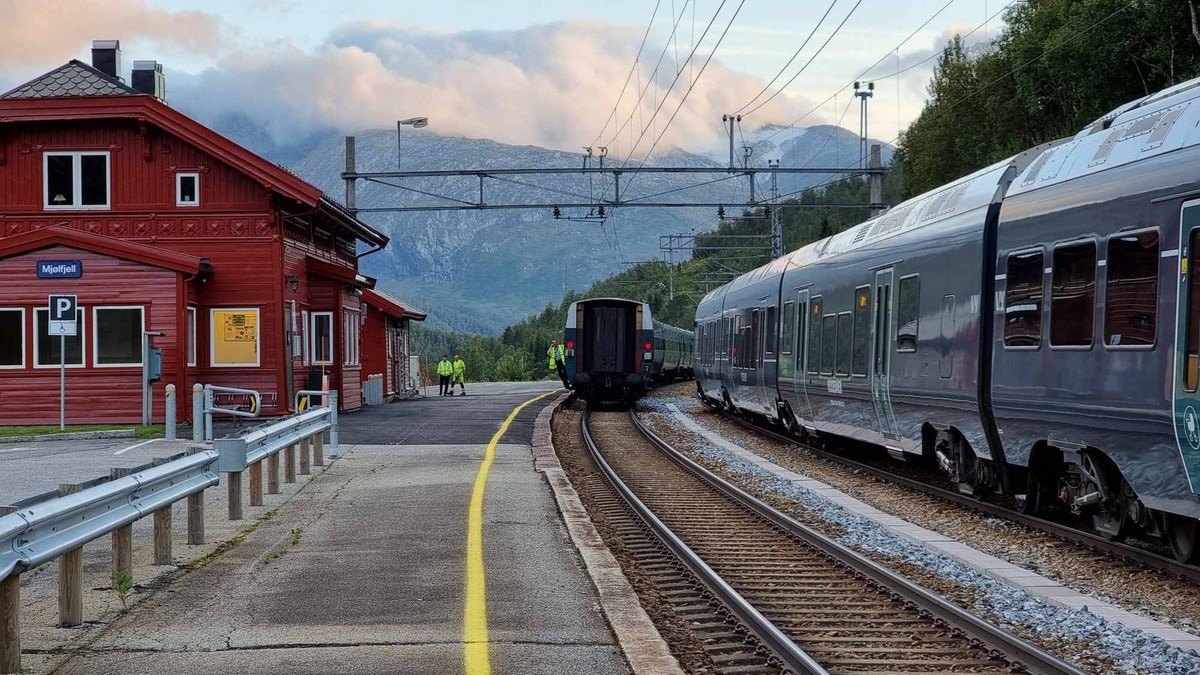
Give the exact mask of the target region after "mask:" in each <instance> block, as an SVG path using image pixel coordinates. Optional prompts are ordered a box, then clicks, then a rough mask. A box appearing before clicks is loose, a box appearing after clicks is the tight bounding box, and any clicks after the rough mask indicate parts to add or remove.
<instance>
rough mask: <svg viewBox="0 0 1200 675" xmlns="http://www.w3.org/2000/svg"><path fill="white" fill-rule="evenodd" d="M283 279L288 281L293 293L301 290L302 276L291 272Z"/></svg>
mask: <svg viewBox="0 0 1200 675" xmlns="http://www.w3.org/2000/svg"><path fill="white" fill-rule="evenodd" d="M283 280H284V281H286V282H287V285H288V288H290V289H292V292H293V293H295V292H296V291H298V290H300V277H298V276H296V275H295V274H289V275H287V276H285V277H284V278H283Z"/></svg>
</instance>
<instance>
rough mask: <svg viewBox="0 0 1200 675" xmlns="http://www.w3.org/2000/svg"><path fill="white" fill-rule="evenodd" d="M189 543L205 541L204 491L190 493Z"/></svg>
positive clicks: (193, 544) (194, 543)
mask: <svg viewBox="0 0 1200 675" xmlns="http://www.w3.org/2000/svg"><path fill="white" fill-rule="evenodd" d="M187 509H188V544H190V545H192V546H196V545H198V544H203V543H204V492H203V491H201V492H197V493H196V494H193V495H188V506H187Z"/></svg>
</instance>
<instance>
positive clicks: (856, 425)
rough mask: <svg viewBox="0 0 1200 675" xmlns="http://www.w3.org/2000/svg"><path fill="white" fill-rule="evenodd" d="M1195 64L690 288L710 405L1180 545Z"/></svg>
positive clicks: (1198, 223) (1199, 534)
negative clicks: (949, 177) (942, 180)
mask: <svg viewBox="0 0 1200 675" xmlns="http://www.w3.org/2000/svg"><path fill="white" fill-rule="evenodd" d="M1197 166H1200V79H1198V80H1192V81H1190V82H1186V83H1183V84H1181V85H1178V86H1175V87H1172V88H1171V89H1167V90H1165V91H1162V92H1159V93H1156V94H1153V95H1150V96H1147V97H1145V98H1143V99H1140V100H1137V101H1133V102H1130V103H1128V104H1126V105H1123V106H1121V107H1119V108H1117V109H1116V110H1114V111H1112V112H1111V113H1109V114H1108V115H1105V116H1104V117H1102V118H1100V119H1098V120H1096V121H1095V122H1094V123H1092V124H1090V125H1088V126H1087V127H1086V128H1084V129H1082V130H1081V131H1080V132H1079V133H1078V134H1076V135H1075V136H1074V137H1072V138H1068V139H1064V140H1061V141H1058V142H1055V143H1049V144H1047V145H1044V146H1040V147H1037V148H1034V149H1032V150H1029V151H1027V152H1024V153H1021V154H1019V155H1016V156H1014V157H1012V158H1010V159H1007V160H1005V161H1002V162H999V163H997V164H995V165H993V166H990V167H987V168H985V169H983V170H981V171H978V172H976V173H974V174H972V175H970V176H967V177H965V178H962V179H960V180H958V181H955V182H953V183H951V184H949V185H946V186H943V187H941V188H938V189H936V190H933V191H931V192H928V193H926V194H923V195H921V196H919V197H916V198H914V199H911V200H909V201H907V202H904V203H902V204H899V205H897V206H895V207H894V208H892V209H890V210H889V211H887V212H886V213H883V214H881V215H879V216H877V217H875V218H872V219H870V220H868V221H866V222H864V223H862V224H860V225H857V226H855V227H851V228H850V229H848V230H846V231H845V232H842V233H840V234H836V235H834V236H832V237H829V238H826V239H824V240H821V241H818V242H816V243H814V244H811V245H809V246H806V247H804V248H802V249H800V250H798V251H795V252H794V253H792V254H790V255H788V256H785V257H783V258H780V259H778V260H776V261H774V262H772V263H770V264H769V265H766V266H764V267H761V268H759V269H757V270H754V271H752V272H749V273H747V274H744V275H742V276H741V277H739V278H737V279H735V280H734V281H731V282H730V283H728V284H726V285H725V286H722V287H721V288H718V289H716V290H714V291H712V292H711V293H709V294H708V295H707V296H706V297H705V298H704V299H703V301H702V302H701V303H700V305H699V307H698V309H697V312H696V325H697V333H698V340H697V342H698V359H697V360H698V365H697V373H698V388H699V393H700V396H701V397H702V398H703V399H704V400H705V401H706V402H708V403H709V404H711V405H714V406H725V407H727V408H730V409H734V410H738V411H742V412H747V413H754V414H757V415H761V416H763V417H766V418H768V419H770V420H774V421H777V422H779V423H781V424H782V425H783V426H786V427H788V428H789V429H792V430H795V431H798V432H800V433H803V434H808V435H810V436H820V437H843V438H852V439H858V440H861V441H865V442H868V443H872V444H875V445H877V446H881V447H883V448H886V449H887V450H888V451H889V452H890V453H891V454H892V455H893V456H896V457H903V458H909V459H922V460H924V461H927V462H929V463H930V464H931V465H934V466H937V467H939V468H940V469H941V470H942V471H944V472H945V473H946V474H947V475H949V476H950V477H952V478H953V480H955V481H957V482H958V483H959V486H960V489H961V490H962V491H964V492H971V493H975V494H980V495H983V494H988V493H1007V494H1009V495H1012V496H1013V497H1015V499H1016V501H1017V503H1018V504H1019V505H1020V506H1021V507H1022V508H1023V509H1024V510H1025V511H1027V512H1030V513H1037V512H1045V511H1049V510H1061V511H1069V512H1071V513H1074V514H1076V515H1077V516H1079V517H1081V518H1085V519H1088V520H1090V522H1091V526H1092V528H1093V529H1094V530H1095V531H1096V532H1098V533H1101V534H1103V535H1105V536H1108V537H1111V538H1114V539H1119V538H1122V537H1125V536H1127V535H1131V534H1137V535H1138V536H1141V537H1147V538H1153V539H1159V540H1162V541H1164V542H1166V543H1168V544H1169V545H1170V547H1171V549H1172V550H1173V552H1174V554H1175V556H1176V557H1177V558H1178V559H1180V560H1183V561H1189V562H1195V561H1197V560H1198V559H1200V521H1198V520H1197V518H1200V496H1198V495H1200V419H1198V417H1200V415H1198V413H1197V411H1198V410H1200V391H1198V389H1200V268H1198V265H1200V171H1197V169H1196V167H1197Z"/></svg>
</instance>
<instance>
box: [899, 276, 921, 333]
mask: <svg viewBox="0 0 1200 675" xmlns="http://www.w3.org/2000/svg"><path fill="white" fill-rule="evenodd" d="M899 295H900V297H899V298H897V308H896V351H898V352H915V351H917V322H918V320H919V319H920V318H921V278H920V277H919V276H918V275H916V274H914V275H912V276H908V277H901V279H900V291H899Z"/></svg>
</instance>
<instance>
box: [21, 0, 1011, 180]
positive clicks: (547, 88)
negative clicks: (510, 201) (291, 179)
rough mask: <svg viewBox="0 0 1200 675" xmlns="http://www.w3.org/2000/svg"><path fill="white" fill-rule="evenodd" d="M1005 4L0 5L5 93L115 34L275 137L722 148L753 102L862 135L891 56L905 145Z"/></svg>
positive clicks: (893, 115) (186, 97) (180, 83)
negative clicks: (909, 130)
mask: <svg viewBox="0 0 1200 675" xmlns="http://www.w3.org/2000/svg"><path fill="white" fill-rule="evenodd" d="M1004 2H1007V0H1003V2H1002V0H948V1H947V0H909V1H908V2H896V1H895V0H836V1H835V2H834V3H833V5H832V9H830V0H694V1H693V0H603V1H600V0H559V1H551V0H526V1H524V2H517V1H513V0H441V1H435V2H414V1H413V0H408V1H407V2H397V1H396V0H387V1H385V0H356V1H355V2H317V1H315V0H206V1H204V2H195V1H191V0H0V23H2V24H3V25H5V26H8V27H9V31H8V33H7V37H6V40H5V41H3V42H0V91H2V90H6V89H8V88H9V87H11V86H15V85H17V84H19V83H21V82H23V81H25V80H27V79H29V78H31V77H34V76H36V75H37V74H39V73H41V72H45V71H46V70H49V69H50V68H53V67H55V66H58V65H61V64H62V63H64V62H66V61H67V60H69V59H71V58H79V59H81V60H84V61H87V60H88V59H89V47H90V44H91V40H92V39H113V38H115V39H120V40H121V46H122V59H123V62H124V66H125V69H126V70H128V69H129V68H130V67H131V66H132V63H133V61H134V60H135V59H157V60H158V61H160V62H162V63H163V64H164V68H165V70H166V72H167V79H168V83H167V86H168V100H169V102H171V104H172V105H175V106H177V107H179V108H180V109H183V110H185V111H186V112H188V113H189V114H192V115H194V116H196V117H198V118H200V119H201V120H202V121H206V122H209V123H212V122H213V120H216V119H218V118H221V117H222V116H229V115H241V116H245V117H246V118H247V119H249V120H250V121H251V122H252V123H254V124H256V125H260V126H261V127H262V128H263V130H264V131H265V133H268V134H270V135H271V137H272V138H274V139H275V140H276V141H277V142H280V143H286V142H289V141H293V140H296V139H299V138H303V137H304V136H305V135H306V134H311V133H315V132H320V131H326V130H337V131H342V132H352V131H356V130H360V129H367V128H385V127H388V126H391V125H394V123H395V120H396V119H398V118H406V117H412V116H417V115H425V116H428V117H429V118H430V119H431V123H430V127H429V128H430V129H431V130H435V131H437V132H438V133H444V134H452V135H464V136H470V137H481V138H493V139H495V140H498V141H502V142H507V143H517V144H532V145H541V146H545V147H551V148H555V149H563V150H573V151H574V150H578V149H579V148H580V147H581V146H585V145H607V146H608V147H609V154H610V155H619V156H641V155H644V154H645V153H647V152H650V151H651V150H653V151H655V152H659V151H663V150H666V149H669V148H672V147H680V148H683V149H687V150H691V151H708V150H712V149H715V148H717V147H720V145H721V144H722V143H723V142H726V141H724V140H723V139H724V138H725V137H724V135H723V134H724V131H723V127H722V123H721V116H722V114H724V113H729V112H736V111H739V110H740V111H742V115H743V119H742V122H741V129H740V132H741V133H743V134H753V133H754V130H755V129H758V128H760V127H762V126H764V125H769V124H780V125H787V124H791V123H797V124H798V125H799V126H801V127H803V126H810V125H814V124H824V123H835V122H838V121H840V122H841V125H842V126H844V127H847V128H850V129H852V130H854V129H856V128H857V126H858V113H857V109H856V108H854V109H852V107H851V103H852V101H853V98H852V96H851V94H850V90H849V88H848V87H847V85H848V84H849V83H850V82H851V81H853V79H854V78H855V77H857V76H859V75H860V74H862V73H863V71H864V70H866V69H867V68H868V67H869V66H871V65H872V64H874V63H876V62H877V61H880V60H881V59H882V61H881V63H880V64H879V65H878V66H877V67H876V68H875V70H874V71H872V73H871V74H870V75H869V76H868V77H870V78H874V79H878V80H879V82H878V84H877V87H876V89H875V96H874V98H873V99H872V100H871V102H870V108H869V125H870V135H871V136H872V137H874V138H878V139H881V140H885V141H891V140H893V139H895V137H896V136H897V134H898V133H899V131H901V130H902V129H903V128H904V126H906V125H907V124H908V123H909V122H911V120H912V119H913V118H915V117H916V115H917V114H919V112H920V109H921V106H922V103H923V101H924V98H925V87H926V84H927V83H928V79H929V76H930V74H931V72H932V67H933V64H934V60H933V59H931V60H928V61H923V60H924V59H927V58H928V57H930V56H933V55H934V54H936V53H937V52H939V51H940V50H941V48H942V47H943V46H944V45H945V43H946V41H947V40H948V39H949V38H950V37H952V36H953V35H954V34H956V33H958V34H965V33H967V32H969V31H972V30H976V32H975V33H974V34H973V35H972V36H971V38H970V39H971V41H973V42H982V41H984V40H986V39H987V38H988V37H995V35H996V33H997V32H998V31H999V30H1000V29H1001V28H1002V20H1001V18H999V17H998V18H995V19H992V20H991V21H990V22H988V23H987V25H986V26H985V27H980V26H981V24H984V23H985V19H987V18H988V17H989V16H993V15H996V14H997V13H998V12H999V11H1000V10H1001V9H1002V8H1003V6H1004ZM856 3H857V4H856ZM989 3H990V4H989ZM739 6H740V9H739ZM827 10H829V13H828V15H827V17H825V18H824V21H823V22H821V19H822V16H823V15H824V14H825V13H826V11H827ZM935 15H936V16H935ZM652 17H653V18H652ZM931 17H933V18H932V20H931V21H929V23H928V24H927V25H926V26H925V27H924V28H921V29H920V30H918V28H919V27H920V26H921V25H922V24H923V23H925V22H926V20H928V19H930V18H931ZM843 20H844V24H842V22H843ZM710 21H711V27H709V24H710ZM819 22H821V23H820V24H819ZM818 24H819V25H818ZM839 25H840V28H839ZM706 27H707V28H706ZM977 27H979V28H977ZM706 29H707V32H706ZM814 29H815V30H814ZM914 31H915V33H914ZM810 33H811V34H812V37H811V39H810V40H809V41H808V43H807V44H806V45H805V46H804V48H803V49H802V50H801V51H800V52H799V54H798V56H797V57H796V58H795V60H794V61H793V62H792V63H791V65H790V66H788V67H785V64H786V63H787V62H788V60H789V58H791V57H792V56H793V54H794V53H795V52H796V50H797V48H798V47H800V46H801V45H802V43H804V42H805V39H806V38H807V37H808V36H809V35H810ZM643 36H645V38H646V39H645V44H644V46H642V47H641V51H640V55H639V46H640V45H642V41H643ZM826 40H828V43H827V44H826ZM714 49H715V52H714ZM635 56H636V57H637V63H638V67H637V68H632V66H633V64H634V63H635ZM689 56H691V58H690V59H689ZM814 56H815V58H814ZM710 59H711V60H710ZM810 59H812V60H811V62H809V61H810ZM706 62H707V64H706ZM806 64H807V65H806ZM914 64H917V65H915V67H912V68H911V69H908V68H910V66H913V65H914ZM899 69H907V70H904V71H903V72H902V74H901V75H900V76H898V77H897V76H895V72H896V71H897V70H899ZM631 73H632V75H631ZM797 73H798V75H797ZM889 74H891V76H890V77H889ZM776 75H779V76H780V77H779V79H777V80H776V81H775V83H774V84H773V85H772V86H770V87H768V86H767V85H768V83H769V82H770V81H771V80H772V78H775V77H776ZM793 75H796V77H795V79H794V80H792V81H791V82H790V84H788V85H787V86H786V87H784V88H783V89H782V91H778V90H779V88H780V86H781V85H784V84H785V83H787V82H788V81H789V80H791V78H792V77H793ZM627 78H628V80H627ZM623 88H624V94H623V95H620V94H621V92H622V89H623ZM777 91H778V94H777V95H775V96H774V98H771V100H770V101H769V102H767V103H766V104H765V105H762V106H761V107H758V103H759V102H762V101H763V100H764V99H766V98H768V97H770V96H772V94H776V92H777ZM642 92H644V93H642ZM639 94H641V95H640V96H639ZM619 95H620V96H619ZM831 96H835V97H834V98H833V99H832V100H828V101H827V99H829V98H830V97H831ZM618 97H619V98H618ZM756 97H757V98H756Z"/></svg>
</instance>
